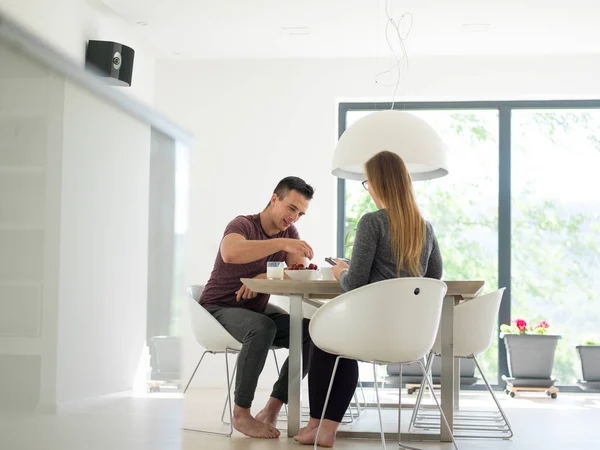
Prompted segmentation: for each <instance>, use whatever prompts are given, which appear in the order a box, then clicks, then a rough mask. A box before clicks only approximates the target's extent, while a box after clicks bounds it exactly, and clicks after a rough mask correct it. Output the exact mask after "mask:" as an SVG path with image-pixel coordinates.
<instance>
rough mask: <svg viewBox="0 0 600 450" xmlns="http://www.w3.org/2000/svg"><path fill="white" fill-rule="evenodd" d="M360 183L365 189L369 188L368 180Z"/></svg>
mask: <svg viewBox="0 0 600 450" xmlns="http://www.w3.org/2000/svg"><path fill="white" fill-rule="evenodd" d="M362 185H363V187H364V188H365V189H366V190H367V191H368V190H369V181H368V180H365V181H363V182H362Z"/></svg>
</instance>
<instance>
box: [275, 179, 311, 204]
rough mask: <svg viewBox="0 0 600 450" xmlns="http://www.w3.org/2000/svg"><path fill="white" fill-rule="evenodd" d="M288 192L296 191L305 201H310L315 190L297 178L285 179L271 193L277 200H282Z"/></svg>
mask: <svg viewBox="0 0 600 450" xmlns="http://www.w3.org/2000/svg"><path fill="white" fill-rule="evenodd" d="M289 191H298V192H299V193H300V194H302V195H303V196H304V197H306V199H307V200H312V198H313V195H314V193H315V190H314V189H313V187H312V186H311V185H310V184H307V183H306V181H304V180H303V179H302V178H299V177H285V178H284V179H283V180H281V181H280V182H279V183H277V186H276V187H275V190H274V191H273V193H274V194H277V198H278V199H279V200H283V199H284V198H285V196H286V195H287V193H288V192H289Z"/></svg>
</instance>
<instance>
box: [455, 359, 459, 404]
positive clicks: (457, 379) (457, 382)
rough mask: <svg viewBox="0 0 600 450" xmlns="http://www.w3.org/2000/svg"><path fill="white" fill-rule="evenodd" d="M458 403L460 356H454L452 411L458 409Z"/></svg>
mask: <svg viewBox="0 0 600 450" xmlns="http://www.w3.org/2000/svg"><path fill="white" fill-rule="evenodd" d="M459 403H460V358H454V411H458V410H459V409H460V408H459Z"/></svg>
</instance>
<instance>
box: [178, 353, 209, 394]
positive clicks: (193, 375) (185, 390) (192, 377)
mask: <svg viewBox="0 0 600 450" xmlns="http://www.w3.org/2000/svg"><path fill="white" fill-rule="evenodd" d="M207 353H208V350H206V351H205V352H204V353H202V356H201V357H200V361H198V364H196V368H195V369H194V373H192V376H191V377H190V380H189V381H188V382H187V385H186V386H185V389H184V390H183V393H184V394H185V393H186V392H187V390H188V388H189V387H190V384H191V383H192V380H193V379H194V377H195V376H196V372H197V371H198V367H200V363H201V362H202V360H203V359H204V355H206V354H207Z"/></svg>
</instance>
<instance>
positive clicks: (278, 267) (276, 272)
mask: <svg viewBox="0 0 600 450" xmlns="http://www.w3.org/2000/svg"><path fill="white" fill-rule="evenodd" d="M284 267H285V263H284V262H279V261H269V262H267V278H268V279H269V280H283V274H284V272H283V270H284Z"/></svg>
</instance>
